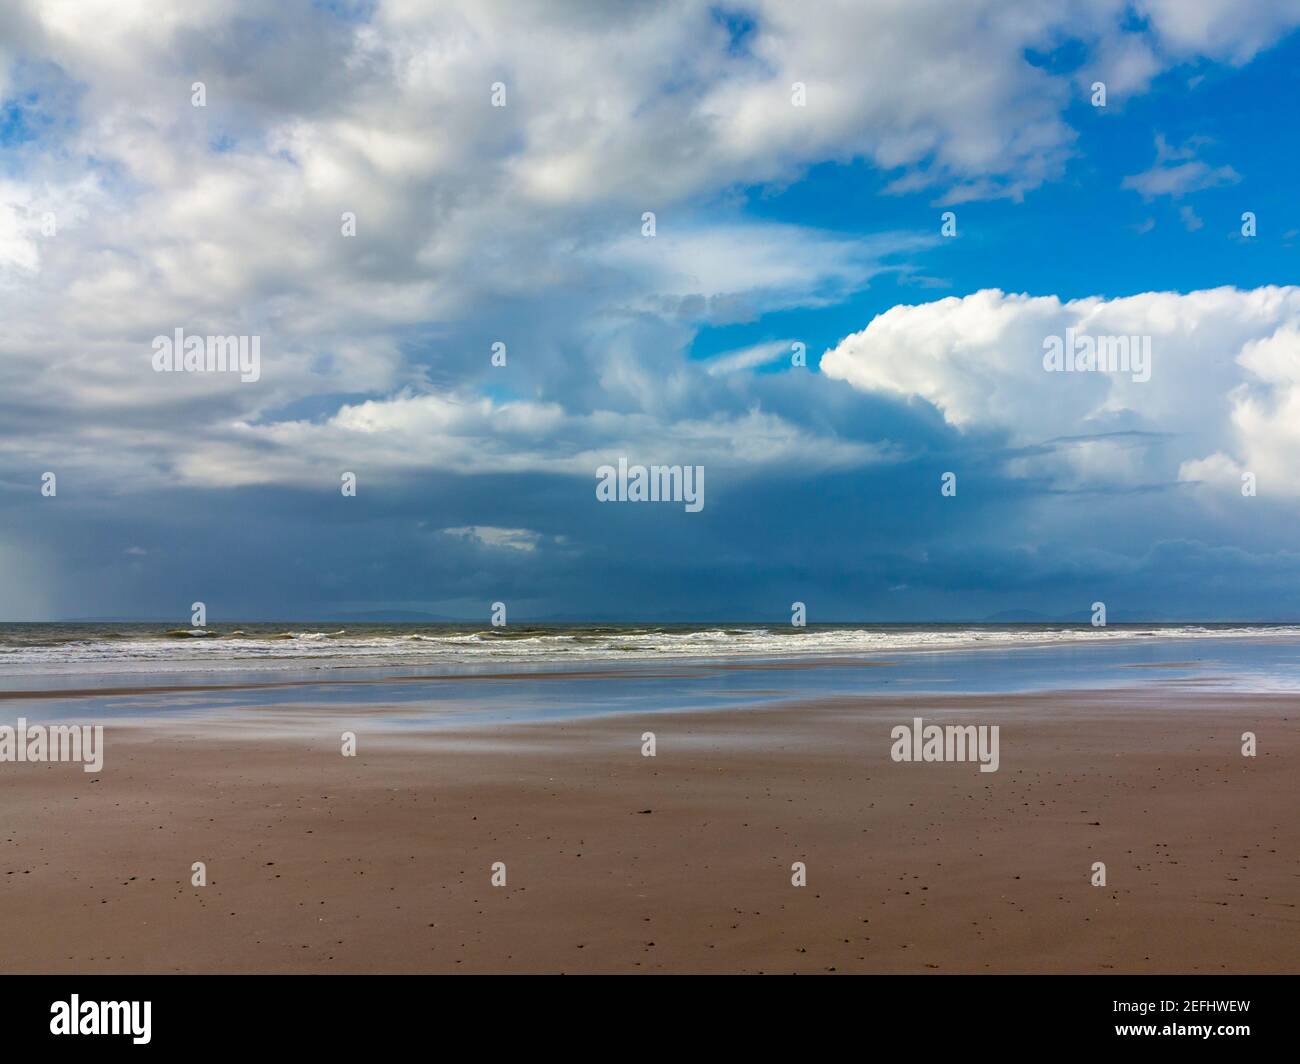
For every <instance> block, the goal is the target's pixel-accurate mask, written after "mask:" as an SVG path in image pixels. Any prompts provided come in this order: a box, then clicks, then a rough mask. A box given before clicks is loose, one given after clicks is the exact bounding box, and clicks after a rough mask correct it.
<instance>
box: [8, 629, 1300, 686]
mask: <svg viewBox="0 0 1300 1064" xmlns="http://www.w3.org/2000/svg"><path fill="white" fill-rule="evenodd" d="M261 627H262V628H264V629H265V628H266V627H267V626H261ZM188 634H189V633H188V632H174V633H173V632H166V631H159V632H157V633H146V634H135V633H132V632H130V631H126V632H122V633H113V634H112V635H111V637H110V636H103V635H101V636H100V637H98V638H93V637H92V638H85V639H68V638H62V639H60V640H57V641H52V642H38V641H34V640H26V641H22V640H7V641H6V642H5V643H4V644H3V645H0V674H3V673H8V674H10V675H31V674H39V673H70V672H76V673H98V672H132V671H149V672H207V671H214V672H221V671H232V670H240V669H257V670H259V671H260V670H264V669H269V670H282V669H284V670H287V669H303V668H333V667H349V666H351V667H361V666H366V667H382V666H417V667H418V666H436V665H440V664H457V665H460V664H465V665H474V664H483V665H490V664H493V663H500V664H510V663H529V664H537V665H543V664H548V663H557V664H580V663H583V662H592V663H595V662H610V661H646V660H651V661H653V660H679V659H708V658H743V657H752V658H803V657H814V656H837V655H842V656H860V655H881V654H892V653H903V652H909V651H944V650H969V649H977V648H989V649H996V648H1012V647H1025V646H1060V645H1062V644H1075V643H1078V644H1086V643H1092V642H1115V641H1131V640H1155V639H1161V640H1168V639H1203V638H1263V637H1270V636H1271V637H1276V638H1288V639H1294V638H1297V637H1300V626H1295V625H1270V626H1250V625H1242V626H1239V627H1231V626H1212V627H1207V626H1203V625H1181V626H1176V625H1166V626H1150V627H1147V626H1136V625H1130V626H1122V627H1120V626H1111V627H1107V628H1092V627H1086V626H1079V627H1065V626H1028V625H1026V626H1008V627H995V626H983V625H981V626H972V627H960V626H952V625H944V626H931V627H926V626H899V627H889V626H862V627H850V626H834V627H820V628H819V627H810V628H787V627H781V626H770V627H769V626H724V625H718V626H700V627H691V628H686V627H676V628H675V627H651V626H647V627H614V626H601V627H568V628H561V627H554V628H526V627H510V628H499V629H484V630H481V631H475V630H470V629H465V628H448V629H438V628H435V627H432V626H431V627H426V628H424V629H423V630H421V631H418V632H410V631H403V630H401V629H397V628H394V627H391V626H386V627H379V628H377V629H376V630H372V631H367V630H366V629H365V628H364V627H360V628H353V629H340V630H328V631H278V632H277V631H271V630H265V631H255V630H253V626H251V625H245V626H242V628H241V629H238V630H231V631H228V632H225V633H223V632H221V631H220V630H216V629H214V630H212V631H210V632H209V633H207V634H206V637H205V638H193V637H191V638H177V637H176V636H179V635H188ZM167 636H171V638H166V637H167Z"/></svg>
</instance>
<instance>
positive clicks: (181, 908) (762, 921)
mask: <svg viewBox="0 0 1300 1064" xmlns="http://www.w3.org/2000/svg"><path fill="white" fill-rule="evenodd" d="M340 708H341V707H336V706H330V707H321V708H319V709H317V710H312V709H309V708H305V707H295V708H294V709H293V710H289V711H282V712H280V713H279V714H276V715H274V716H273V717H266V716H262V715H258V716H255V717H253V718H252V719H248V718H245V717H240V716H239V715H235V714H231V715H229V716H228V717H227V718H225V719H224V720H216V721H211V720H206V719H205V720H190V719H178V718H165V719H160V720H154V721H149V722H137V723H132V724H129V725H127V724H122V725H118V724H114V725H112V726H111V727H110V728H109V729H108V743H109V745H108V756H107V759H106V763H105V767H104V770H103V771H102V772H101V773H99V774H97V775H93V776H92V775H88V774H85V773H83V772H82V770H81V768H80V767H79V766H76V765H67V764H62V765H60V764H49V765H21V766H16V765H12V764H4V765H0V800H2V801H3V802H4V804H5V808H6V810H7V811H8V813H9V816H8V817H7V827H8V830H7V831H6V832H5V834H4V836H3V837H0V902H2V903H3V904H4V906H5V912H6V916H7V924H8V926H7V930H6V943H5V945H6V948H5V950H4V952H3V955H2V956H0V970H2V971H4V972H173V971H178V972H254V971H268V972H415V971H429V972H451V971H479V972H497V971H499V972H516V971H517V972H525V971H528V972H561V971H565V972H650V971H653V972H668V971H679V972H731V971H745V972H758V971H766V972H778V971H781V972H790V971H801V972H831V971H834V972H848V971H858V972H916V973H935V972H959V971H966V972H981V971H983V972H1070V971H1084V972H1196V971H1202V972H1204V971H1223V972H1284V971H1292V972H1294V971H1296V970H1298V969H1300V950H1298V949H1297V946H1296V943H1297V942H1298V941H1300V910H1297V903H1298V902H1300V863H1298V860H1300V859H1298V857H1297V855H1300V823H1297V818H1296V817H1295V816H1294V810H1295V807H1296V794H1297V784H1296V780H1295V774H1294V768H1293V766H1294V765H1295V761H1296V756H1297V754H1300V708H1297V706H1296V702H1295V699H1294V697H1293V696H1289V695H1242V694H1236V693H1225V692H1219V691H1213V690H1198V689H1194V688H1188V689H1170V688H1163V687H1162V688H1134V689H1130V690H1124V691H1114V690H1091V691H1075V692H1068V693H1058V694H1052V695H1041V694H1021V695H1008V696H993V697H989V696H984V695H971V694H967V695H948V696H923V697H897V696H894V697H885V696H880V697H875V698H870V699H863V698H855V697H842V696H836V697H828V698H823V699H816V700H806V701H803V702H800V703H794V704H791V703H781V704H779V705H756V706H750V707H746V708H743V709H735V708H732V709H723V710H712V709H710V710H700V709H695V710H690V711H689V712H671V711H659V712H653V713H645V712H628V713H626V714H623V715H616V716H603V717H599V718H584V719H566V720H563V721H548V722H545V723H531V722H530V723H516V724H511V725H508V726H486V727H478V728H475V727H460V728H456V729H449V730H447V731H428V730H422V731H406V730H401V729H398V728H394V727H392V726H391V725H386V724H384V723H382V720H381V716H380V714H378V713H377V712H376V711H374V710H372V709H370V708H369V707H365V706H356V705H350V706H347V707H346V709H345V711H344V712H342V713H340ZM914 716H921V717H924V718H925V719H926V720H927V721H930V720H933V721H935V722H937V723H940V724H942V723H945V722H961V723H965V722H967V721H973V720H975V719H978V720H979V721H981V722H984V723H988V724H997V725H1000V726H1001V729H1002V750H1001V766H1000V768H999V770H998V771H997V772H993V773H987V774H984V773H981V772H980V771H979V770H978V766H977V765H973V764H900V763H896V762H893V761H891V759H890V756H889V730H890V728H891V727H892V726H893V725H896V724H900V723H908V722H910V721H911V719H912V718H913V717H914ZM345 722H346V724H345ZM370 723H373V725H374V727H373V730H368V729H369V724H370ZM353 725H356V731H357V741H358V748H357V756H356V757H343V756H341V754H340V745H339V739H340V729H341V728H342V727H344V726H353ZM1245 730H1250V731H1252V732H1255V733H1257V734H1258V735H1259V752H1258V756H1257V757H1254V758H1244V757H1242V756H1241V752H1240V749H1239V747H1240V741H1239V736H1240V735H1241V733H1242V732H1243V731H1245ZM647 731H651V732H654V733H655V735H656V741H657V753H656V756H655V757H653V758H647V757H643V756H642V754H641V748H642V742H643V739H642V737H643V735H644V733H645V732H647ZM1097 860H1101V861H1104V862H1105V863H1106V865H1107V874H1108V885H1107V886H1105V887H1094V886H1092V885H1091V884H1090V881H1089V877H1090V867H1091V865H1092V862H1094V861H1097ZM195 861H203V862H205V864H206V866H207V876H208V883H207V885H206V886H204V887H195V886H193V885H192V884H191V875H192V873H191V866H192V863H193V862H195ZM496 861H502V862H504V863H505V865H506V868H507V883H506V885H505V886H501V887H494V886H492V885H491V875H492V865H493V863H494V862H496ZM795 861H802V862H805V864H806V869H807V884H808V885H807V886H805V887H796V886H793V885H792V884H791V865H792V863H793V862H795Z"/></svg>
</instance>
